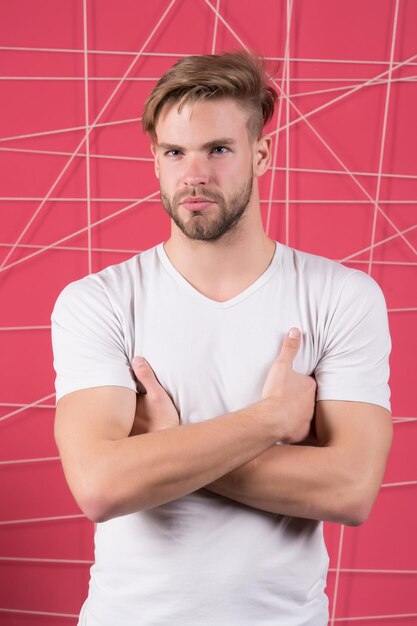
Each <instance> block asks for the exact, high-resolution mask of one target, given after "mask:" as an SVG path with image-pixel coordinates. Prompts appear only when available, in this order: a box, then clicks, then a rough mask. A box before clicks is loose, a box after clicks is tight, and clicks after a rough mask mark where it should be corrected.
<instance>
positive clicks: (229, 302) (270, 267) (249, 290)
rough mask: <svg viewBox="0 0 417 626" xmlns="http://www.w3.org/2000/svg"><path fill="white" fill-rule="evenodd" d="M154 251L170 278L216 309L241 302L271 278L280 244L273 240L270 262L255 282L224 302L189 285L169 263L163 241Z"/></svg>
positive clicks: (278, 258)
mask: <svg viewBox="0 0 417 626" xmlns="http://www.w3.org/2000/svg"><path fill="white" fill-rule="evenodd" d="M156 251H157V253H158V256H159V259H160V261H161V263H162V265H163V266H164V268H165V269H166V270H167V272H168V273H169V274H170V275H171V276H172V278H173V279H174V280H175V281H176V282H177V283H178V284H179V285H181V286H182V287H183V288H184V289H186V290H187V291H188V293H190V294H191V295H193V296H194V297H196V298H198V299H199V300H200V301H201V302H203V303H206V304H208V305H210V306H213V307H216V308H218V309H226V308H228V307H231V306H234V305H235V304H238V303H239V302H242V300H245V299H246V298H247V297H249V296H250V295H251V294H253V293H254V292H255V291H256V290H257V289H259V287H261V286H262V285H264V284H265V283H266V282H267V280H269V279H270V278H271V276H272V274H273V273H274V272H275V271H276V269H277V268H278V265H279V261H280V259H281V256H282V245H281V244H280V243H278V242H277V241H275V252H274V255H273V257H272V259H271V262H270V264H269V265H268V267H267V268H266V270H265V271H264V273H263V274H261V275H260V276H259V278H257V279H256V280H255V282H253V283H252V284H251V285H249V287H246V289H244V290H243V291H241V292H240V293H239V294H237V295H236V296H234V297H233V298H230V299H229V300H225V301H224V302H218V301H217V300H212V299H211V298H208V297H207V296H205V295H204V294H202V293H201V292H200V291H198V289H196V288H195V287H193V285H191V283H189V282H188V280H186V279H185V278H184V276H183V275H182V274H180V272H179V271H178V270H177V269H176V268H175V266H174V265H173V264H172V263H171V261H170V259H169V258H168V255H167V253H166V252H165V248H164V242H163V241H162V242H161V243H159V244H157V246H156Z"/></svg>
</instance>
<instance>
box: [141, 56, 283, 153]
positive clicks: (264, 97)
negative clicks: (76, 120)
mask: <svg viewBox="0 0 417 626" xmlns="http://www.w3.org/2000/svg"><path fill="white" fill-rule="evenodd" d="M267 80H268V79H267V74H266V69H265V66H264V64H263V62H262V60H261V59H260V58H258V57H257V56H255V55H254V54H252V53H249V52H245V51H243V50H242V51H240V50H239V51H236V52H223V53H222V54H202V55H192V56H188V57H185V58H183V59H180V60H179V61H177V62H176V63H175V64H174V65H173V66H172V67H171V68H170V69H169V70H168V71H167V72H165V74H163V75H162V77H161V78H160V79H159V81H158V83H157V84H156V86H155V87H154V89H153V90H152V92H151V94H150V96H149V98H148V99H147V100H146V102H145V109H144V113H143V117H142V128H143V130H144V132H145V133H149V134H150V136H151V138H152V140H153V141H154V140H155V137H156V133H155V127H156V124H157V121H158V116H159V114H160V113H161V109H162V107H163V106H164V105H165V104H167V103H174V102H178V112H181V109H182V107H183V106H184V105H185V104H194V103H195V102H201V101H203V100H212V99H219V98H233V100H236V101H237V102H238V103H239V104H240V105H241V106H242V108H243V109H244V110H246V111H247V112H248V113H249V115H248V121H247V125H248V132H249V137H250V138H251V139H255V138H259V137H260V136H261V135H262V129H263V127H264V126H265V124H266V123H267V122H269V120H270V119H271V118H272V116H273V114H274V106H275V102H276V100H277V98H278V96H277V93H276V92H275V90H274V89H273V88H272V87H271V86H270V85H268V84H267Z"/></svg>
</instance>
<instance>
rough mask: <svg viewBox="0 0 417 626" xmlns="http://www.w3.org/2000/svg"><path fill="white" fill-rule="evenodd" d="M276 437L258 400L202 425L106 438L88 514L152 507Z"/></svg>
mask: <svg viewBox="0 0 417 626" xmlns="http://www.w3.org/2000/svg"><path fill="white" fill-rule="evenodd" d="M273 442H274V438H273V436H272V435H271V429H270V427H269V425H268V423H267V422H266V421H264V420H263V419H262V415H261V413H260V412H259V408H258V404H254V405H251V406H249V407H247V408H246V409H243V410H241V411H236V412H233V413H228V414H226V415H223V416H220V417H216V418H214V419H210V420H207V421H204V422H200V423H198V424H187V425H183V426H178V427H173V428H168V429H165V430H160V431H158V432H152V433H147V434H143V435H137V436H133V437H128V438H123V439H118V440H109V441H105V442H101V443H100V445H99V446H98V447H97V448H96V452H95V454H94V470H93V471H94V476H95V480H92V483H91V485H92V491H93V493H91V497H90V498H89V503H90V504H89V510H90V511H91V514H90V515H89V517H92V518H94V519H95V521H105V520H107V519H111V518H113V517H118V516H120V515H126V514H128V513H132V512H134V511H138V510H141V509H148V508H153V507H155V506H159V505H161V504H164V503H165V502H169V501H171V500H175V499H177V498H180V497H182V496H184V495H186V494H188V493H191V492H193V491H196V490H197V489H200V488H201V487H203V486H205V485H207V484H209V483H212V482H213V481H215V480H216V479H218V478H219V477H220V476H223V475H224V474H228V473H230V472H231V471H232V470H233V469H234V468H236V467H239V466H241V465H243V464H245V463H247V462H248V461H250V460H251V459H253V458H255V457H256V456H258V455H259V454H261V453H262V452H263V451H264V450H266V449H267V448H268V447H270V446H271V445H272V444H273Z"/></svg>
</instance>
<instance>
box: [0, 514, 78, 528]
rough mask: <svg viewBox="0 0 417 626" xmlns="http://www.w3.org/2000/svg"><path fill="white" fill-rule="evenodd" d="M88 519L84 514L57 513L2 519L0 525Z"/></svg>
mask: <svg viewBox="0 0 417 626" xmlns="http://www.w3.org/2000/svg"><path fill="white" fill-rule="evenodd" d="M82 518H84V519H86V520H88V518H87V517H86V516H85V515H83V514H77V515H55V516H53V517H32V518H26V519H10V520H1V521H0V526H15V525H17V524H39V523H43V522H60V521H62V520H72V519H82Z"/></svg>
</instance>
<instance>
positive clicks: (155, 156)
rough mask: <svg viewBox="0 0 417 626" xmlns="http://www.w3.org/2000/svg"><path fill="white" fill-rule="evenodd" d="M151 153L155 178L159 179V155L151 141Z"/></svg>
mask: <svg viewBox="0 0 417 626" xmlns="http://www.w3.org/2000/svg"><path fill="white" fill-rule="evenodd" d="M151 152H152V155H153V159H154V162H153V165H154V169H155V176H156V177H157V178H158V179H159V153H158V148H157V147H156V145H155V143H154V142H153V141H152V143H151Z"/></svg>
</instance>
